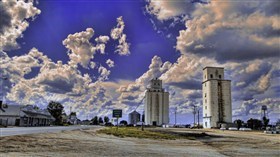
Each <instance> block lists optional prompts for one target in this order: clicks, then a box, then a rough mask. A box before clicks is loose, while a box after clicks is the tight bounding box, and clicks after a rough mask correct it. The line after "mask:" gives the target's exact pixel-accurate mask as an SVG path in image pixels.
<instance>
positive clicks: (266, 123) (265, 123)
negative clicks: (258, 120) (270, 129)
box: [263, 117, 269, 128]
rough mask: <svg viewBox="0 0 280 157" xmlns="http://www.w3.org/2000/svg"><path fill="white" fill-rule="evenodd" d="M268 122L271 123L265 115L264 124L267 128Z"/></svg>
mask: <svg viewBox="0 0 280 157" xmlns="http://www.w3.org/2000/svg"><path fill="white" fill-rule="evenodd" d="M268 123H269V119H268V118H266V117H263V124H264V127H265V128H266V127H267V125H268Z"/></svg>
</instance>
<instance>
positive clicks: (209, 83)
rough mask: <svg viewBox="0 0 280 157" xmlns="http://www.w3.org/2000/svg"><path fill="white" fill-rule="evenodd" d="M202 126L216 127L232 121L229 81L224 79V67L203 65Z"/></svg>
mask: <svg viewBox="0 0 280 157" xmlns="http://www.w3.org/2000/svg"><path fill="white" fill-rule="evenodd" d="M202 92H203V95H202V100H203V127H204V128H217V127H220V124H222V123H232V107H231V81H230V80H225V79H224V68H220V67H205V68H204V69H203V82H202Z"/></svg>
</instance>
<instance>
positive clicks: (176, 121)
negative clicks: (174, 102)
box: [175, 107, 177, 126]
mask: <svg viewBox="0 0 280 157" xmlns="http://www.w3.org/2000/svg"><path fill="white" fill-rule="evenodd" d="M176 124H177V107H175V126H176Z"/></svg>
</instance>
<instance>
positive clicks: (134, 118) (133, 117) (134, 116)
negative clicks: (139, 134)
mask: <svg viewBox="0 0 280 157" xmlns="http://www.w3.org/2000/svg"><path fill="white" fill-rule="evenodd" d="M140 116H141V115H140V113H138V112H136V111H133V112H131V113H130V114H129V115H128V118H129V120H128V121H129V124H133V125H136V124H137V123H138V122H140Z"/></svg>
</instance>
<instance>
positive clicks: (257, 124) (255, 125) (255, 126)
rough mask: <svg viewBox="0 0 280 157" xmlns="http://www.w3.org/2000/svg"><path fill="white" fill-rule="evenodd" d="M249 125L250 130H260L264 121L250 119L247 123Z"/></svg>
mask: <svg viewBox="0 0 280 157" xmlns="http://www.w3.org/2000/svg"><path fill="white" fill-rule="evenodd" d="M247 125H248V127H249V128H251V129H253V130H259V129H261V127H262V121H261V120H259V119H253V118H250V119H249V120H248V121H247Z"/></svg>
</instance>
